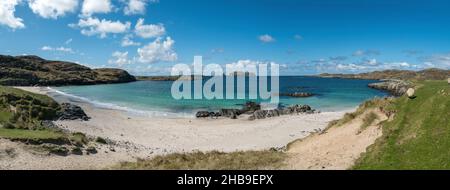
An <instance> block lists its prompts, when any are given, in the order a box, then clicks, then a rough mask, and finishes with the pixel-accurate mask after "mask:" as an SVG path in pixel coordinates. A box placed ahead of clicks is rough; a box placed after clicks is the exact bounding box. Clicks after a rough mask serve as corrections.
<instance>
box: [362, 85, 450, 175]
mask: <svg viewBox="0 0 450 190" xmlns="http://www.w3.org/2000/svg"><path fill="white" fill-rule="evenodd" d="M418 87H419V89H418V90H417V91H416V95H417V97H416V98H415V99H408V98H407V97H401V98H398V99H396V100H395V101H394V102H393V104H392V105H393V107H394V109H395V110H396V115H395V119H394V120H392V121H390V122H387V123H385V124H384V125H383V136H382V137H381V138H379V139H378V140H377V142H376V143H375V144H374V145H372V146H371V147H369V149H368V152H367V153H365V154H363V155H362V157H361V158H360V159H359V160H358V161H357V163H356V165H355V166H354V169H450V85H449V84H448V83H447V81H426V82H420V83H418Z"/></svg>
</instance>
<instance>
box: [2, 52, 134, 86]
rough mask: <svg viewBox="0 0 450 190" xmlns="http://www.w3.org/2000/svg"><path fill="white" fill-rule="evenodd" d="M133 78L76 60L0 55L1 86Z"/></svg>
mask: <svg viewBox="0 0 450 190" xmlns="http://www.w3.org/2000/svg"><path fill="white" fill-rule="evenodd" d="M133 81H136V79H135V77H134V76H132V75H130V74H129V73H128V72H127V71H124V70H121V69H112V68H102V69H90V68H89V67H86V66H82V65H79V64H76V63H71V62H65V61H50V60H45V59H43V58H40V57H38V56H31V55H30V56H15V57H14V56H5V55H0V85H7V86H35V85H38V86H62V85H92V84H109V83H125V82H133Z"/></svg>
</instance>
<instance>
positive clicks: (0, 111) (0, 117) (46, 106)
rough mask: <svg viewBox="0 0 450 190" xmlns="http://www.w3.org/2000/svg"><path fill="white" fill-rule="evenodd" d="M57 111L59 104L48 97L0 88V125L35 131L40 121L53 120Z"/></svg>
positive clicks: (9, 88)
mask: <svg viewBox="0 0 450 190" xmlns="http://www.w3.org/2000/svg"><path fill="white" fill-rule="evenodd" d="M59 110H60V106H59V104H58V103H57V102H56V101H54V100H53V99H52V98H50V97H48V96H45V95H41V94H34V93H31V92H27V91H24V90H20V89H15V88H11V87H5V86H0V125H3V126H5V125H6V126H8V128H10V127H9V126H13V127H14V128H21V129H36V128H39V127H40V123H41V122H40V121H42V120H53V119H55V118H56V117H57V112H58V111H59Z"/></svg>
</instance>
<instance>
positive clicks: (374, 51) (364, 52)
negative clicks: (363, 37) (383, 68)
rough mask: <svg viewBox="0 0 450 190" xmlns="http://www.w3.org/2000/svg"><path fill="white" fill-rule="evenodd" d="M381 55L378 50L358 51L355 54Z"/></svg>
mask: <svg viewBox="0 0 450 190" xmlns="http://www.w3.org/2000/svg"><path fill="white" fill-rule="evenodd" d="M376 55H380V52H379V51H378V50H356V51H355V52H353V56H376Z"/></svg>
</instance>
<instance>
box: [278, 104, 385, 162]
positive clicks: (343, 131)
mask: <svg viewBox="0 0 450 190" xmlns="http://www.w3.org/2000/svg"><path fill="white" fill-rule="evenodd" d="M370 112H373V113H375V114H377V116H378V119H377V120H375V121H374V122H373V123H372V125H370V126H369V127H367V128H365V129H364V130H362V129H361V125H362V124H363V118H364V117H365V116H366V114H368V113H370ZM387 119H388V118H387V117H386V115H385V114H384V113H382V112H381V111H379V110H377V109H371V110H367V111H366V112H365V113H363V114H361V115H360V116H358V117H356V118H355V119H354V120H352V121H350V122H348V123H346V124H344V125H342V126H335V127H331V128H329V129H328V130H326V131H324V132H323V133H318V134H314V135H311V136H310V137H308V138H305V139H302V140H297V141H295V142H293V143H291V144H290V145H289V147H288V151H287V153H288V155H289V159H287V166H286V167H287V169H297V170H304V169H313V170H322V169H326V170H344V169H349V168H351V167H352V166H353V164H354V163H355V161H356V159H358V158H359V157H360V155H361V154H362V153H364V152H365V151H366V149H367V147H368V146H370V145H372V144H373V143H374V142H375V140H376V139H378V138H379V137H380V136H381V135H382V129H381V127H380V126H379V123H380V122H381V121H385V120H387Z"/></svg>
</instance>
